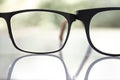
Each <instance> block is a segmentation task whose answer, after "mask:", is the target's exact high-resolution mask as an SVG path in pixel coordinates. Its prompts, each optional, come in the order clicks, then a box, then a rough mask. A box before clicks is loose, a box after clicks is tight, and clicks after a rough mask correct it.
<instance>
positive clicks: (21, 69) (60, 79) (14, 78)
mask: <svg viewBox="0 0 120 80" xmlns="http://www.w3.org/2000/svg"><path fill="white" fill-rule="evenodd" d="M66 79H67V76H66V70H65V67H64V64H63V63H62V62H61V60H60V59H59V58H57V57H54V56H28V57H24V58H21V59H20V60H18V61H17V62H16V64H15V65H14V68H13V70H12V74H11V79H10V80H66Z"/></svg>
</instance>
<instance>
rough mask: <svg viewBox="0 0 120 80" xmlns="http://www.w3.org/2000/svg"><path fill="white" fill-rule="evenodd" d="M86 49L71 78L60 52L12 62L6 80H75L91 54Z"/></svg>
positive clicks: (88, 49)
mask: <svg viewBox="0 0 120 80" xmlns="http://www.w3.org/2000/svg"><path fill="white" fill-rule="evenodd" d="M91 50H92V49H91V48H90V47H88V48H87V50H86V54H85V57H84V59H83V60H82V63H81V65H80V66H79V68H78V70H77V72H76V74H75V75H73V76H71V75H70V74H69V71H68V69H67V67H66V64H65V62H64V58H63V55H62V52H60V53H59V54H58V55H25V56H22V57H19V58H17V59H15V60H14V61H13V63H12V64H11V66H10V67H9V71H8V76H7V80H14V79H15V80H77V79H78V76H79V74H80V72H81V70H82V68H83V66H84V64H85V62H86V61H87V59H88V58H89V56H90V54H91Z"/></svg>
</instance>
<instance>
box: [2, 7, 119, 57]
mask: <svg viewBox="0 0 120 80" xmlns="http://www.w3.org/2000/svg"><path fill="white" fill-rule="evenodd" d="M111 10H120V7H104V8H92V9H83V10H77V11H76V14H72V13H67V12H62V11H56V10H46V9H27V10H19V11H13V12H6V13H0V17H2V18H4V19H5V21H6V23H7V27H8V32H9V36H10V39H11V41H12V43H13V45H14V47H15V48H16V49H18V50H20V51H22V52H26V53H33V54H49V53H55V52H58V51H60V50H62V49H63V48H64V46H65V44H66V43H67V40H68V37H69V34H70V29H71V25H72V23H73V22H74V21H75V20H80V21H81V22H82V23H83V24H84V28H85V32H86V36H87V40H88V42H89V45H90V46H91V47H92V48H93V49H94V50H95V51H97V52H99V53H101V54H103V55H108V56H120V54H111V53H106V52H103V51H101V50H99V49H97V48H96V47H95V46H94V45H93V43H92V41H91V39H90V34H89V30H90V29H89V27H90V26H89V25H90V21H91V19H92V18H93V16H95V15H96V14H97V13H99V12H103V11H111ZM32 11H45V12H51V13H57V14H59V15H62V16H64V17H65V18H66V20H67V21H68V33H67V35H66V39H65V42H64V43H63V45H62V46H61V48H59V49H58V50H55V51H50V52H32V51H26V50H24V49H21V48H19V47H18V46H17V45H16V43H15V41H14V38H13V34H12V27H11V18H12V17H13V16H14V15H16V14H19V13H23V12H32Z"/></svg>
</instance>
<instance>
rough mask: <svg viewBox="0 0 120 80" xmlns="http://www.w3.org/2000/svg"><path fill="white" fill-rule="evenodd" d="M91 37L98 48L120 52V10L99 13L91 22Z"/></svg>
mask: <svg viewBox="0 0 120 80" xmlns="http://www.w3.org/2000/svg"><path fill="white" fill-rule="evenodd" d="M90 38H91V41H92V43H93V45H94V46H95V47H96V48H97V49H98V50H100V51H102V52H104V53H109V54H120V10H110V11H103V12H100V13H97V14H96V15H95V16H94V17H93V18H92V20H91V23H90Z"/></svg>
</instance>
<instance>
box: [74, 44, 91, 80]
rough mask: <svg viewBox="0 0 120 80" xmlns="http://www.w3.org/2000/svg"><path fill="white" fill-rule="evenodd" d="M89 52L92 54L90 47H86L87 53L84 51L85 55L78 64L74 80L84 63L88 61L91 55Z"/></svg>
mask: <svg viewBox="0 0 120 80" xmlns="http://www.w3.org/2000/svg"><path fill="white" fill-rule="evenodd" d="M91 52H92V48H91V47H90V46H88V48H87V51H86V54H85V56H84V58H83V60H82V63H81V64H80V66H79V68H78V70H77V73H76V74H75V75H74V79H75V80H76V78H77V77H78V75H79V74H80V72H81V70H82V68H83V66H84V65H85V63H86V61H87V60H88V59H89V57H90V55H91Z"/></svg>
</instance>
